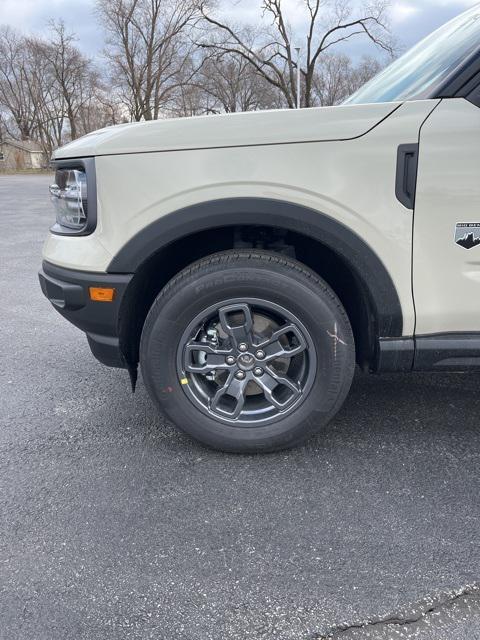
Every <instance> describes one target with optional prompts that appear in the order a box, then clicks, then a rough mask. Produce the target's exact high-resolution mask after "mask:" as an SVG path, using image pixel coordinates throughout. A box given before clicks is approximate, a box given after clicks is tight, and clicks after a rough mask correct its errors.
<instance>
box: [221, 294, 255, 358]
mask: <svg viewBox="0 0 480 640" xmlns="http://www.w3.org/2000/svg"><path fill="white" fill-rule="evenodd" d="M218 315H219V318H220V324H221V327H222V329H223V330H224V331H225V333H226V334H227V335H228V336H229V337H230V338H231V340H232V342H233V346H234V347H238V345H239V344H242V343H245V344H251V343H252V330H253V317H252V312H251V309H250V307H249V305H248V304H235V305H230V306H228V307H222V308H221V309H220V310H219V312H218Z"/></svg>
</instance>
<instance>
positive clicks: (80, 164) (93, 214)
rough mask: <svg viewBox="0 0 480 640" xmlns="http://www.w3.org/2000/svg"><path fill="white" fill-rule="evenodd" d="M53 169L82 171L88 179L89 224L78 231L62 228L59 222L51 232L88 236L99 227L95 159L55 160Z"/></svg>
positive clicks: (62, 234)
mask: <svg viewBox="0 0 480 640" xmlns="http://www.w3.org/2000/svg"><path fill="white" fill-rule="evenodd" d="M51 165H52V167H53V168H54V169H55V170H57V169H82V170H83V171H85V175H86V177H87V222H86V224H85V226H84V227H83V228H82V229H80V230H78V231H76V230H75V229H68V228H67V227H62V226H61V225H59V224H58V223H57V222H56V223H55V224H54V225H53V226H52V227H51V228H50V231H51V232H52V233H54V234H55V235H57V236H88V235H90V234H91V233H93V232H94V231H95V229H96V227H97V175H96V171H95V158H75V159H73V160H53V161H52V162H51Z"/></svg>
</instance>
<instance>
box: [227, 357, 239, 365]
mask: <svg viewBox="0 0 480 640" xmlns="http://www.w3.org/2000/svg"><path fill="white" fill-rule="evenodd" d="M236 361H237V360H236V358H234V357H233V356H227V357H226V358H225V362H226V363H227V364H235V362H236Z"/></svg>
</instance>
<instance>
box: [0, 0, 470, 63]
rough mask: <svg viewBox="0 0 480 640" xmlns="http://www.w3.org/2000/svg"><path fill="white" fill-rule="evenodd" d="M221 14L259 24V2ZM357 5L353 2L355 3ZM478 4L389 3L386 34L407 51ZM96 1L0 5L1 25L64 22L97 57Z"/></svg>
mask: <svg viewBox="0 0 480 640" xmlns="http://www.w3.org/2000/svg"><path fill="white" fill-rule="evenodd" d="M218 1H219V3H220V5H221V6H222V8H223V10H224V12H225V13H226V14H227V15H228V16H229V17H231V18H234V19H235V20H237V21H240V22H242V21H245V20H246V21H252V22H253V23H254V24H256V23H257V21H258V16H259V6H260V4H261V0H218ZM283 1H284V3H285V5H286V6H287V11H288V18H289V20H290V22H291V24H292V26H294V27H295V26H296V27H297V28H301V25H300V24H296V22H298V17H299V16H300V15H301V14H300V12H299V10H298V5H299V3H301V1H302V0H283ZM354 1H356V0H354ZM479 1H480V0H392V2H391V10H390V20H391V28H392V32H393V34H394V36H395V37H396V40H397V42H398V44H399V45H400V46H401V48H402V49H406V48H409V47H410V46H412V45H413V44H415V43H416V42H418V41H419V40H420V39H421V38H423V37H424V36H425V35H427V34H428V33H430V32H431V31H433V30H434V29H436V28H437V27H439V26H440V25H441V24H443V23H444V22H446V21H447V20H449V19H451V18H453V17H454V16H456V15H458V14H459V13H461V12H462V11H464V10H465V9H467V8H468V7H470V6H473V5H475V4H478V3H479ZM94 5H95V0H73V1H72V0H0V24H8V25H11V26H12V27H15V28H17V29H19V30H22V31H24V32H27V33H31V34H40V35H41V34H42V32H45V30H46V24H47V22H48V20H49V19H51V18H63V19H64V21H65V23H66V24H67V26H68V27H69V29H70V30H71V31H74V32H75V33H76V34H77V36H78V45H79V47H80V48H81V49H82V50H83V51H84V52H85V53H86V54H88V55H89V56H91V57H97V56H98V55H100V53H101V51H102V49H103V46H104V41H103V34H102V31H101V29H100V28H99V26H98V20H97V19H96V16H95V14H94V10H93V9H94ZM345 51H346V52H347V53H349V54H350V55H352V56H353V57H357V56H361V55H363V54H368V53H372V54H373V53H374V51H373V50H372V49H371V48H370V45H369V44H368V43H367V42H366V41H365V40H363V39H362V40H360V39H357V41H356V42H355V43H354V44H349V45H348V49H346V50H345Z"/></svg>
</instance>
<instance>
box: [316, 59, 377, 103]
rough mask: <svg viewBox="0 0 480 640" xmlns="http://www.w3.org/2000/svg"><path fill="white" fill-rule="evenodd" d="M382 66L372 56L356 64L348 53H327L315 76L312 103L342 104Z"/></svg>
mask: <svg viewBox="0 0 480 640" xmlns="http://www.w3.org/2000/svg"><path fill="white" fill-rule="evenodd" d="M382 66H383V65H382V64H381V62H380V61H379V60H377V59H375V58H371V57H364V58H362V60H361V61H360V63H359V64H357V65H354V64H353V62H352V59H351V58H349V57H348V56H346V55H343V54H336V53H329V54H326V55H325V56H323V57H322V59H321V61H320V63H319V65H318V67H317V69H316V71H315V75H314V77H313V82H312V98H311V100H312V104H313V105H320V106H329V105H335V104H340V103H341V102H343V101H344V100H345V99H346V98H347V97H348V96H350V95H351V94H352V93H354V92H355V91H356V90H357V89H359V88H360V87H361V86H362V85H363V84H365V82H367V81H368V80H370V78H372V77H373V76H375V75H376V74H377V73H378V72H379V71H380V70H381V69H382Z"/></svg>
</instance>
